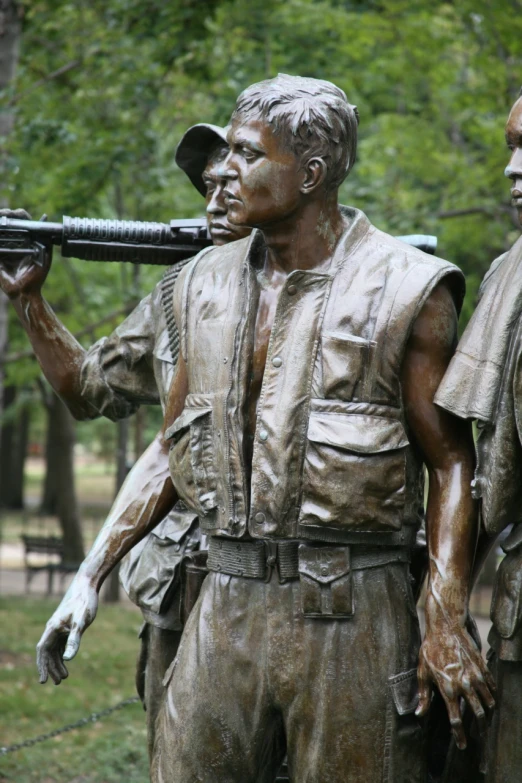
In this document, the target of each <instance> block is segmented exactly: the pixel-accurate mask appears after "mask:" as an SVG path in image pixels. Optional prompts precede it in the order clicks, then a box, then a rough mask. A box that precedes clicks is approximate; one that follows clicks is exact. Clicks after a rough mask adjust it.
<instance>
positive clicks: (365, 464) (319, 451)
mask: <svg viewBox="0 0 522 783" xmlns="http://www.w3.org/2000/svg"><path fill="white" fill-rule="evenodd" d="M398 415H399V412H398V411H397V410H396V409H394V408H389V407H387V406H377V405H371V404H368V403H343V402H333V401H326V400H313V401H312V410H311V413H310V420H309V425H308V438H307V446H306V453H305V460H304V470H303V494H302V502H301V511H300V518H299V524H300V525H302V526H306V525H309V526H315V527H317V526H319V527H329V528H333V529H335V530H339V531H354V530H358V531H361V532H362V531H365V532H373V531H390V530H400V528H401V526H402V517H403V512H404V504H405V494H406V447H407V446H408V438H407V436H406V432H405V430H404V426H403V424H402V422H401V421H400V419H399V417H398Z"/></svg>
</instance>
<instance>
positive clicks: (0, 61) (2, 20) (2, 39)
mask: <svg viewBox="0 0 522 783" xmlns="http://www.w3.org/2000/svg"><path fill="white" fill-rule="evenodd" d="M21 35H22V9H21V6H20V5H18V4H17V3H15V2H14V0H0V93H2V92H5V91H7V89H8V88H9V85H10V84H11V83H12V82H13V80H14V76H15V73H16V67H17V65H18V57H19V54H20V38H21ZM14 117H15V115H14V111H13V110H12V109H11V108H10V107H9V104H7V106H4V107H3V108H2V109H1V110H0V207H5V206H8V204H7V202H6V193H7V191H6V190H5V188H6V185H7V183H8V175H7V169H8V164H9V152H8V150H7V144H6V139H7V137H8V136H9V134H10V133H11V131H12V129H13V125H14ZM7 308H8V299H7V296H6V295H5V294H4V292H3V291H0V415H1V413H2V411H3V405H4V400H3V392H4V377H5V367H4V362H5V355H6V352H7V327H8V310H7ZM0 437H1V435H0Z"/></svg>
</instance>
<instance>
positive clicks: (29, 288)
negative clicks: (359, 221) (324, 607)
mask: <svg viewBox="0 0 522 783" xmlns="http://www.w3.org/2000/svg"><path fill="white" fill-rule="evenodd" d="M201 129H204V130H205V131H206V137H205V138H204V139H203V142H204V144H202V143H201V141H202V140H201ZM187 141H188V143H189V144H187ZM195 142H198V143H199V147H198V150H197V152H198V155H199V158H198V160H197V162H196V164H195V167H194V165H193V166H192V168H190V167H189V171H190V173H191V174H192V177H191V179H192V178H193V177H194V176H197V177H199V180H198V182H200V183H201V187H200V188H198V189H200V190H203V193H204V195H205V197H206V201H207V213H208V219H209V224H210V226H209V228H210V232H211V233H212V237H213V240H214V242H215V243H216V244H217V245H219V244H221V243H223V242H226V241H230V240H232V239H237V238H240V237H241V236H244V235H245V234H246V233H249V230H245V229H238V228H236V227H233V226H230V225H229V224H228V223H227V220H226V205H225V202H224V196H223V188H222V183H221V184H220V183H219V181H218V177H217V168H216V166H217V162H218V161H219V160H220V158H222V157H223V150H224V149H226V145H225V137H224V132H223V130H222V129H220V128H217V127H215V126H203V125H201V126H196V127H195V128H193V129H190V130H189V131H188V132H187V134H186V135H185V137H184V140H183V141H182V143H181V144H180V148H179V149H180V150H181V152H183V150H185V151H186V149H187V146H189V145H190V143H195ZM198 165H199V166H200V170H199V171H198V170H197V166H198ZM187 173H188V172H187ZM3 214H4V215H5V217H6V220H10V221H12V219H13V217H14V218H15V219H17V221H18V222H19V223H20V224H21V225H24V224H26V223H27V218H28V217H29V216H28V215H27V213H24V212H23V210H13V211H7V210H4V211H3ZM45 226H46V224H45V223H41V224H37V225H36V229H38V228H42V227H45ZM0 233H1V230H0ZM0 242H1V240H0ZM205 244H206V243H205ZM95 249H96V245H95ZM196 249H197V248H196ZM138 252H139V251H138ZM11 261H12V259H11ZM49 264H50V257H46V258H45V266H44V267H43V268H41V269H38V267H37V266H35V264H34V263H32V262H31V260H30V258H28V257H22V256H20V258H18V260H17V264H16V266H13V264H12V263H10V264H7V266H6V267H5V268H4V267H2V268H1V270H0V284H1V285H2V287H3V288H4V290H6V291H7V292H8V293H9V295H10V297H11V299H12V300H13V302H14V303H15V306H16V307H17V311H18V312H19V314H20V313H22V314H24V312H25V317H24V319H23V320H22V323H23V325H24V326H26V327H28V333H29V335H30V337H31V338H32V341H33V345H34V346H35V353H36V355H37V357H38V358H39V360H40V363H41V364H42V368H43V370H44V372H45V373H46V374H47V376H48V378H49V379H50V380H51V381H52V382H54V383H55V384H56V382H57V380H58V382H59V385H58V386H55V388H56V390H57V391H61V392H62V393H64V390H67V395H66V400H67V401H68V403H69V405H71V403H74V404H73V412H74V413H75V414H76V416H77V417H81V418H93V417H95V416H99V415H105V416H108V417H109V418H112V419H116V418H120V417H122V416H127V415H129V413H131V412H132V411H133V410H135V409H136V408H137V406H138V405H139V404H141V403H149V404H158V403H161V404H162V405H164V402H165V396H166V393H167V391H168V388H169V385H170V381H171V378H172V374H173V371H174V367H175V364H176V361H177V354H178V344H179V341H178V339H177V330H176V329H175V325H174V332H175V333H174V334H173V333H172V329H169V326H170V323H169V322H170V314H171V311H172V288H173V285H174V282H175V279H176V277H177V274H178V273H179V270H180V268H181V266H182V264H181V265H180V264H178V265H176V266H174V267H172V268H171V269H170V270H169V271H168V272H167V274H166V275H165V277H164V278H163V280H162V281H161V283H160V284H159V285H158V286H157V287H156V289H155V290H154V291H153V293H152V294H151V295H149V296H147V297H146V298H145V299H144V300H143V301H142V302H141V303H140V304H139V305H138V307H137V308H136V309H135V310H134V311H133V312H132V313H131V315H130V316H129V317H128V318H127V319H126V321H124V323H123V324H121V326H119V327H118V328H117V329H116V331H115V332H114V333H113V334H112V335H110V336H109V337H108V338H104V339H102V340H100V341H99V342H98V343H96V344H95V345H94V346H93V347H92V348H91V349H89V350H88V351H87V352H84V351H83V349H82V348H81V347H80V346H79V345H78V344H76V343H75V341H74V339H73V338H72V336H70V335H69V334H68V333H67V332H66V330H65V328H64V327H63V326H62V325H61V324H60V323H59V322H58V320H57V319H56V316H55V315H54V313H53V312H52V311H51V309H50V308H49V307H48V305H46V303H45V301H44V300H43V298H42V296H41V286H42V285H43V282H44V280H45V277H46V274H47V271H48V267H49ZM34 311H36V314H37V313H42V312H43V313H44V314H45V316H46V318H44V319H42V320H41V321H39V320H38V319H37V317H36V314H35V312H34ZM31 315H33V316H34V318H31V317H30V316H31ZM58 327H59V334H60V335H62V336H63V337H64V338H68V339H69V347H70V349H71V350H70V352H69V353H65V354H64V358H65V359H66V360H67V361H66V362H65V363H64V364H62V365H61V367H54V369H50V368H51V367H52V366H53V363H54V362H55V361H56V359H55V358H53V352H54V349H55V346H54V345H53V342H54V339H55V330H56V328H58ZM42 348H45V350H42ZM196 520H197V515H196V514H194V513H193V512H191V511H189V510H187V509H186V507H184V506H183V507H182V508H179V509H178V508H175V509H174V510H173V511H172V512H170V513H169V514H168V516H167V517H165V519H164V520H163V521H162V523H161V524H160V525H159V526H158V527H157V528H156V529H155V530H154V531H153V533H151V534H150V535H149V536H148V537H146V538H145V539H144V540H143V541H142V542H140V544H139V545H138V546H136V547H135V548H134V549H133V550H132V552H131V553H129V556H128V557H127V558H126V560H125V561H124V562H123V564H122V568H121V570H120V578H121V581H122V583H123V585H124V587H125V589H126V591H127V592H128V593H129V595H130V597H131V598H132V600H133V601H134V602H135V603H136V604H137V605H138V606H140V608H141V610H142V612H143V615H144V619H145V621H146V623H145V625H144V627H143V628H142V631H141V634H140V636H141V639H142V646H141V652H140V656H139V658H138V666H137V676H136V681H137V687H138V691H139V693H140V696H141V697H142V700H143V702H144V704H145V705H146V708H147V725H148V741H149V750H152V744H153V739H154V724H155V718H156V715H157V712H158V709H159V705H160V703H161V696H162V692H163V685H162V680H163V676H164V674H165V671H166V669H167V668H168V666H169V664H170V663H171V662H172V660H173V658H174V655H175V652H176V650H177V646H178V644H179V639H180V635H181V628H182V623H181V618H180V614H181V607H180V569H181V564H182V562H183V560H184V558H186V557H187V556H190V553H191V552H193V551H194V550H195V549H196V548H198V547H199V545H200V535H199V529H198V527H197V521H196Z"/></svg>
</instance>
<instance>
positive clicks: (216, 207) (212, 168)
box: [202, 162, 252, 245]
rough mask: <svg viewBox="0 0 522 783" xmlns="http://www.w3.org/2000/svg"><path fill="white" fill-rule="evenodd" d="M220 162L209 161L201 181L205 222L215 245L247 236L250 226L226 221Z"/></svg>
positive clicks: (223, 181) (223, 183) (223, 185)
mask: <svg viewBox="0 0 522 783" xmlns="http://www.w3.org/2000/svg"><path fill="white" fill-rule="evenodd" d="M222 165H223V164H222V162H221V164H220V163H215V162H214V163H209V164H208V166H207V167H206V169H205V170H204V172H203V175H202V176H203V182H204V183H205V187H206V189H207V192H206V196H205V201H206V205H207V223H208V228H209V231H210V236H211V237H212V242H213V243H214V244H215V245H226V244H227V242H234V241H235V240H236V239H243V237H247V236H248V235H249V234H250V232H251V230H252V229H251V228H247V226H233V225H232V224H231V223H229V222H228V216H227V209H228V207H227V204H226V201H225V184H226V180H224V179H223V178H222V177H221V176H220V173H221V172H220V167H221V166H222Z"/></svg>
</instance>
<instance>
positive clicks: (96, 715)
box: [0, 696, 140, 756]
mask: <svg viewBox="0 0 522 783" xmlns="http://www.w3.org/2000/svg"><path fill="white" fill-rule="evenodd" d="M139 700H140V699H139V696H131V698H130V699H124V700H123V701H120V702H119V704H115V705H114V707H107V709H105V710H101V712H93V713H91V715H88V716H87V717H86V718H81V720H77V721H76V722H75V723H69V724H68V725H67V726H63V727H62V728H61V729H55V730H54V731H49V732H48V733H47V734H40V735H39V736H38V737H33V739H28V740H24V742H17V743H16V744H15V745H8V746H7V747H5V748H0V756H5V755H6V754H7V753H13V751H15V750H20V749H21V748H30V747H31V746H32V745H36V744H37V743H38V742H45V740H48V739H52V738H53V737H57V736H58V735H59V734H65V733H66V732H67V731H72V730H73V729H79V728H81V727H82V726H87V725H88V724H89V723H96V722H97V721H99V720H101V719H102V718H106V717H107V715H110V714H111V713H113V712H116V710H121V709H123V708H124V707H127V706H128V705H129V704H136V702H137V701H139Z"/></svg>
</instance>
